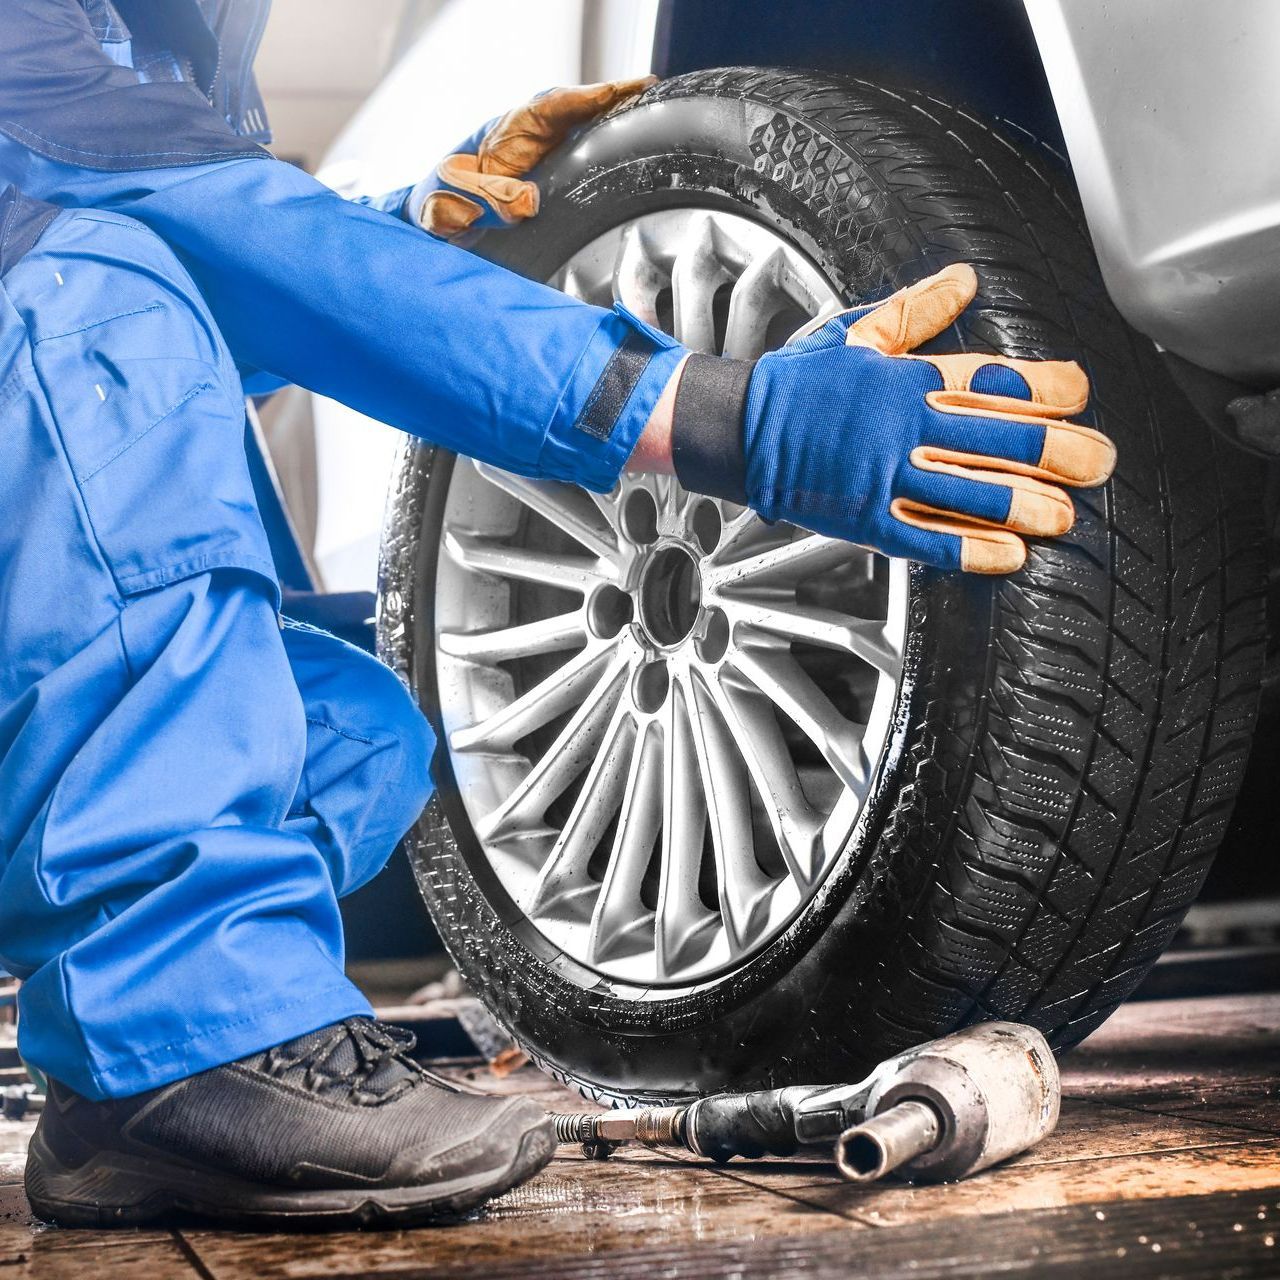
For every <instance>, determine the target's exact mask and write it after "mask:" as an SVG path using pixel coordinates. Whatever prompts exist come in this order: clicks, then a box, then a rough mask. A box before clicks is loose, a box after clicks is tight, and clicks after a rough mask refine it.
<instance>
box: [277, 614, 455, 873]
mask: <svg viewBox="0 0 1280 1280" xmlns="http://www.w3.org/2000/svg"><path fill="white" fill-rule="evenodd" d="M284 648H285V653H286V654H287V655H288V657H289V665H290V667H291V668H292V670H293V678H294V681H295V683H296V684H297V686H298V690H299V692H300V693H301V695H302V701H303V707H304V710H305V713H306V721H307V753H306V759H305V761H304V762H303V767H302V779H301V781H300V783H299V785H298V790H297V793H296V795H295V796H294V800H293V804H292V805H291V806H290V809H289V816H288V818H287V819H286V821H285V827H286V829H287V830H289V831H297V832H302V833H303V834H305V835H306V836H307V838H308V839H309V840H310V841H311V843H312V844H313V845H314V846H315V847H316V848H317V849H318V850H319V851H320V853H321V855H322V856H323V857H324V859H325V862H326V863H327V864H328V868H329V877H330V879H331V880H332V882H333V887H334V891H335V893H337V895H338V896H339V897H343V896H344V895H346V894H348V893H351V892H352V891H353V890H355V889H358V888H360V886H361V885H363V884H365V883H367V882H368V881H369V880H370V879H372V877H373V876H375V875H376V874H377V873H378V872H379V871H380V870H382V868H383V866H385V865H386V861H387V859H388V858H389V857H390V856H391V854H392V852H393V851H394V849H395V847H396V845H397V844H398V843H399V841H400V838H401V836H403V835H404V833H405V832H406V831H407V830H408V829H409V828H410V827H411V826H412V825H413V823H414V822H416V821H417V819H418V817H419V815H420V814H421V813H422V810H423V809H424V808H425V806H426V803H427V800H428V799H429V798H430V795H431V779H430V774H429V772H428V770H429V766H430V761H431V752H432V749H433V747H434V745H435V743H434V738H433V735H432V733H431V729H430V727H429V726H428V724H427V721H426V719H425V717H424V716H423V715H422V713H421V712H420V711H419V710H418V708H417V706H416V705H415V704H414V702H413V700H412V698H410V696H409V694H408V692H407V691H406V690H405V687H404V685H402V684H401V683H400V681H399V679H398V678H397V677H396V676H395V674H394V673H393V672H391V671H390V670H388V668H386V667H384V666H383V665H382V663H380V662H379V661H378V660H377V659H376V658H372V657H370V656H369V654H367V653H365V652H363V651H362V650H360V649H357V648H355V647H354V646H353V645H349V644H347V643H346V642H345V641H343V640H339V639H338V638H337V637H336V636H331V635H329V634H328V633H327V632H324V631H318V630H316V629H315V628H314V627H308V626H305V625H303V624H301V623H296V622H291V621H289V620H288V619H286V620H285V627H284Z"/></svg>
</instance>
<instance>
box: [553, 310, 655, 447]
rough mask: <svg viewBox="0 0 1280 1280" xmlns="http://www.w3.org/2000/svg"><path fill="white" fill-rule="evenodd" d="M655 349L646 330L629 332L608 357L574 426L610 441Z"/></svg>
mask: <svg viewBox="0 0 1280 1280" xmlns="http://www.w3.org/2000/svg"><path fill="white" fill-rule="evenodd" d="M654 352H655V348H654V345H653V341H652V339H650V338H649V337H647V336H646V335H645V334H643V333H638V332H635V331H632V332H631V333H628V334H627V336H626V337H625V338H623V340H622V342H621V344H620V345H619V346H618V348H617V349H616V350H615V351H614V353H613V355H611V356H610V357H609V363H608V364H606V365H605V367H604V372H603V373H602V374H601V375H600V380H599V381H598V382H597V383H596V385H595V387H594V388H593V389H592V391H591V395H590V396H589V397H588V398H587V403H586V404H584V405H583V406H582V412H581V413H580V414H578V420H577V421H576V422H575V423H574V424H573V425H574V426H575V427H577V428H578V430H579V431H585V432H586V433H587V435H589V436H595V438H596V439H597V440H608V439H609V437H610V436H611V435H613V429H614V427H616V426H617V425H618V419H619V418H620V417H621V416H622V411H623V409H624V408H626V404H627V401H628V400H630V399H631V393H632V392H633V391H634V390H635V389H636V387H637V386H638V385H639V382H640V379H641V377H642V376H643V374H644V371H645V370H646V369H647V368H648V367H649V361H650V360H652V359H653V357H654Z"/></svg>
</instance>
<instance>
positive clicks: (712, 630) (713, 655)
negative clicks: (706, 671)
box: [694, 609, 729, 662]
mask: <svg viewBox="0 0 1280 1280" xmlns="http://www.w3.org/2000/svg"><path fill="white" fill-rule="evenodd" d="M694 648H695V649H696V650H697V652H698V657H699V658H701V659H702V661H703V662H719V661H720V659H721V658H723V657H724V655H725V652H726V651H727V650H728V648H729V619H728V618H726V617H725V616H724V613H723V612H722V611H721V610H720V609H712V610H710V611H709V612H708V614H707V625H706V626H705V627H704V628H703V631H702V634H701V635H700V636H699V637H698V639H697V641H696V642H695V643H694Z"/></svg>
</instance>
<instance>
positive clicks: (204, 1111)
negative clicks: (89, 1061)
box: [26, 1018, 555, 1227]
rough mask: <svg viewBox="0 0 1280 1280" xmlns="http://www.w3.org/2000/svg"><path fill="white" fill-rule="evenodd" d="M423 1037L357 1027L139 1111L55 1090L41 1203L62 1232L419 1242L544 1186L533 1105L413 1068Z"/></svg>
mask: <svg viewBox="0 0 1280 1280" xmlns="http://www.w3.org/2000/svg"><path fill="white" fill-rule="evenodd" d="M412 1047H413V1036H412V1035H410V1034H409V1033H408V1032H407V1031H402V1030H399V1029H398V1028H394V1027H387V1026H383V1025H382V1024H380V1023H377V1022H372V1021H370V1020H369V1019H368V1018H348V1019H347V1020H346V1021H345V1022H339V1023H335V1024H334V1025H333V1026H330V1027H324V1028H322V1029H321V1030H319V1031H313V1032H311V1033H310V1034H309V1035H305V1036H301V1037H299V1038H298V1039H297V1040H291V1041H289V1042H288V1043H287V1044H282V1045H278V1046H277V1047H276V1048H274V1049H268V1050H267V1051H266V1052H264V1053H259V1054H254V1055H253V1056H252V1057H249V1058H244V1059H242V1060H241V1061H239V1062H232V1063H229V1064H228V1065H227V1066H224V1067H215V1068H214V1069H213V1070H211V1071H202V1072H201V1073H200V1074H199V1075H195V1076H190V1077H188V1078H187V1079H185V1080H179V1081H177V1082H176V1083H174V1084H170V1085H165V1086H163V1087H162V1088H159V1089H152V1090H150V1091H149V1092H147V1093H142V1094H138V1095H136V1096H134V1097H131V1098H121V1099H117V1100H115V1101H109V1102H90V1101H89V1100H88V1099H86V1098H82V1097H80V1096H79V1095H77V1094H75V1093H72V1092H71V1091H70V1090H69V1089H66V1088H65V1087H63V1086H62V1085H60V1084H57V1083H56V1082H54V1081H50V1082H49V1096H48V1100H47V1102H46V1104H45V1109H44V1112H43V1114H42V1115H41V1117H40V1123H39V1125H38V1126H37V1128H36V1131H35V1134H34V1136H33V1137H32V1139H31V1149H30V1151H29V1153H28V1157H27V1175H26V1186H27V1198H28V1199H29V1200H30V1201H31V1207H32V1209H34V1210H35V1212H36V1214H37V1215H38V1216H39V1217H41V1218H44V1219H46V1220H47V1221H50V1222H56V1223H58V1224H59V1225H61V1226H68V1227H71V1226H75V1227H104V1226H113V1225H122V1226H123V1225H134V1224H136V1223H140V1222H149V1221H151V1220H152V1219H154V1218H157V1217H160V1216H161V1215H163V1214H167V1213H169V1212H171V1211H173V1212H178V1213H185V1214H193V1215H196V1216H198V1217H201V1218H205V1219H212V1220H214V1221H218V1222H226V1223H234V1224H240V1225H245V1226H273V1225H274V1226H281V1225H286V1224H293V1225H319V1226H368V1225H381V1224H384V1223H385V1224H388V1225H393V1226H413V1225H416V1224H419V1223H424V1222H429V1221H432V1220H433V1219H437V1218H440V1217H449V1216H453V1215H457V1214H460V1213H464V1212H466V1211H467V1210H469V1209H473V1208H475V1207H476V1206H477V1205H479V1204H481V1203H482V1202H483V1201H485V1200H487V1199H489V1197H490V1196H495V1195H498V1194H499V1193H501V1192H503V1191H506V1190H508V1189H509V1188H511V1187H514V1186H516V1185H517V1184H518V1183H521V1182H523V1181H524V1180H525V1179H526V1178H529V1177H531V1176H532V1175H533V1174H535V1173H537V1171H538V1170H539V1169H541V1168H542V1167H543V1165H545V1164H546V1163H547V1161H548V1160H550V1159H551V1156H552V1154H553V1153H554V1151H555V1130H554V1129H553V1127H552V1124H551V1121H550V1120H549V1119H548V1118H547V1116H546V1115H545V1113H544V1112H543V1110H542V1108H541V1107H539V1106H538V1105H537V1104H536V1103H534V1102H533V1101H531V1100H530V1099H528V1098H488V1097H481V1096H478V1095H475V1094H469V1093H459V1092H457V1091H456V1090H454V1089H452V1088H451V1087H449V1086H447V1084H446V1083H445V1082H441V1081H437V1080H436V1079H435V1078H433V1077H431V1076H430V1075H428V1074H427V1073H426V1072H424V1071H423V1069H422V1068H421V1067H419V1066H418V1065H417V1064H416V1063H414V1062H413V1061H412V1060H411V1059H409V1058H408V1057H406V1056H405V1054H406V1052H407V1051H408V1050H409V1049H411V1048H412Z"/></svg>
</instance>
